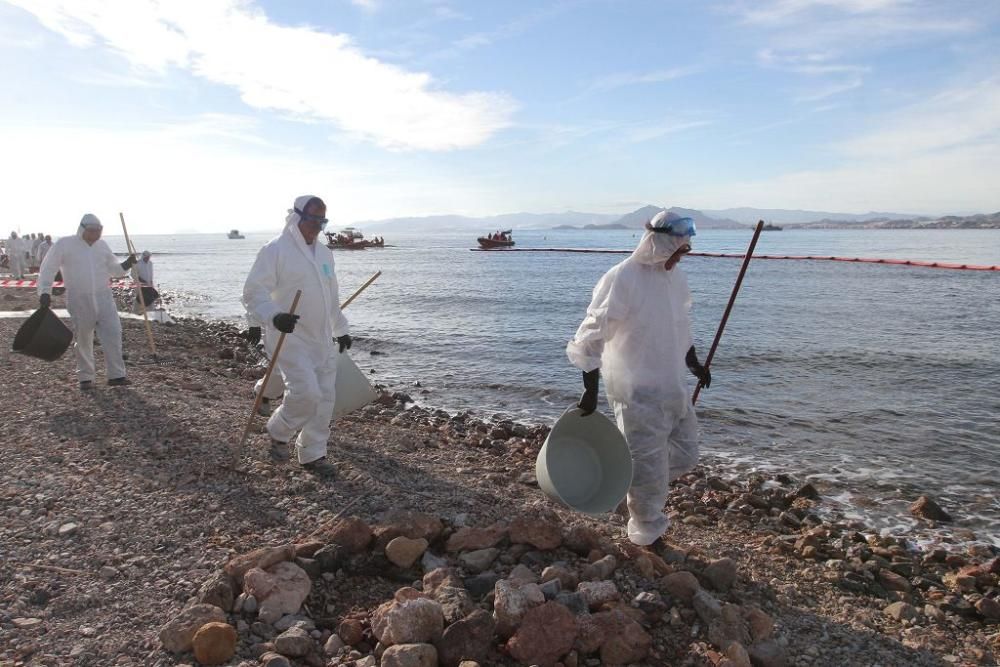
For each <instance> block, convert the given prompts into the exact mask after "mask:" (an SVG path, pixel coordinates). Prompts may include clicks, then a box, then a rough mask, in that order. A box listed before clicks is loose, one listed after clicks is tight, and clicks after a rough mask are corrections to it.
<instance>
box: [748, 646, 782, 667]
mask: <svg viewBox="0 0 1000 667" xmlns="http://www.w3.org/2000/svg"><path fill="white" fill-rule="evenodd" d="M749 653H750V663H751V664H752V665H753V666H754V667H785V666H786V665H787V664H788V658H787V657H786V656H785V649H783V648H781V645H780V644H779V643H778V642H776V641H771V640H768V641H765V642H757V643H756V644H754V645H753V646H751V647H750V651H749Z"/></svg>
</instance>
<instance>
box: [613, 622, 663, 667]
mask: <svg viewBox="0 0 1000 667" xmlns="http://www.w3.org/2000/svg"><path fill="white" fill-rule="evenodd" d="M616 621H617V627H616V628H615V631H614V632H613V633H610V634H609V635H608V638H607V640H606V641H605V642H604V643H603V644H602V645H601V662H603V663H604V664H605V665H630V664H633V663H641V662H642V661H643V660H645V659H646V656H647V655H648V654H649V649H650V648H651V647H652V645H653V638H652V637H651V636H650V635H649V633H648V632H646V631H645V630H643V629H642V626H641V625H639V624H638V623H636V622H635V621H634V620H632V619H630V618H628V617H626V616H625V615H624V614H618V615H616Z"/></svg>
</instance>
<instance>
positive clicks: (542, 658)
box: [507, 602, 577, 667]
mask: <svg viewBox="0 0 1000 667" xmlns="http://www.w3.org/2000/svg"><path fill="white" fill-rule="evenodd" d="M576 633H577V626H576V618H575V617H574V616H573V614H572V613H570V611H569V610H568V609H566V607H564V606H562V605H561V604H559V603H558V602H546V603H545V604H543V605H541V606H540V607H535V608H534V609H530V610H529V611H528V613H526V614H525V615H524V618H523V619H522V620H521V625H520V627H519V628H518V629H517V632H515V633H514V636H513V637H511V638H510V641H508V642H507V649H508V650H509V651H510V654H511V655H512V656H514V658H516V659H517V660H520V661H521V662H522V663H524V664H526V665H541V667H548V666H550V665H554V664H555V663H556V662H558V661H559V659H560V658H562V656H564V655H566V654H567V653H569V652H570V651H571V650H572V649H573V642H574V641H575V640H576Z"/></svg>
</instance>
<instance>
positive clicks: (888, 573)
mask: <svg viewBox="0 0 1000 667" xmlns="http://www.w3.org/2000/svg"><path fill="white" fill-rule="evenodd" d="M878 582H879V583H880V584H882V587H883V588H884V589H886V590H887V591H899V592H901V593H909V592H910V589H911V588H912V587H911V586H910V582H909V581H907V579H906V577H903V576H900V575H898V574H896V573H895V572H893V571H892V570H879V571H878Z"/></svg>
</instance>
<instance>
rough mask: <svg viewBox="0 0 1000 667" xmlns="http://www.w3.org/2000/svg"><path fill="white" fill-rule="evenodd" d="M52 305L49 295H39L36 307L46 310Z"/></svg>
mask: <svg viewBox="0 0 1000 667" xmlns="http://www.w3.org/2000/svg"><path fill="white" fill-rule="evenodd" d="M51 305H52V295H51V294H40V295H39V296H38V307H39V308H48V307H49V306H51Z"/></svg>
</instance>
